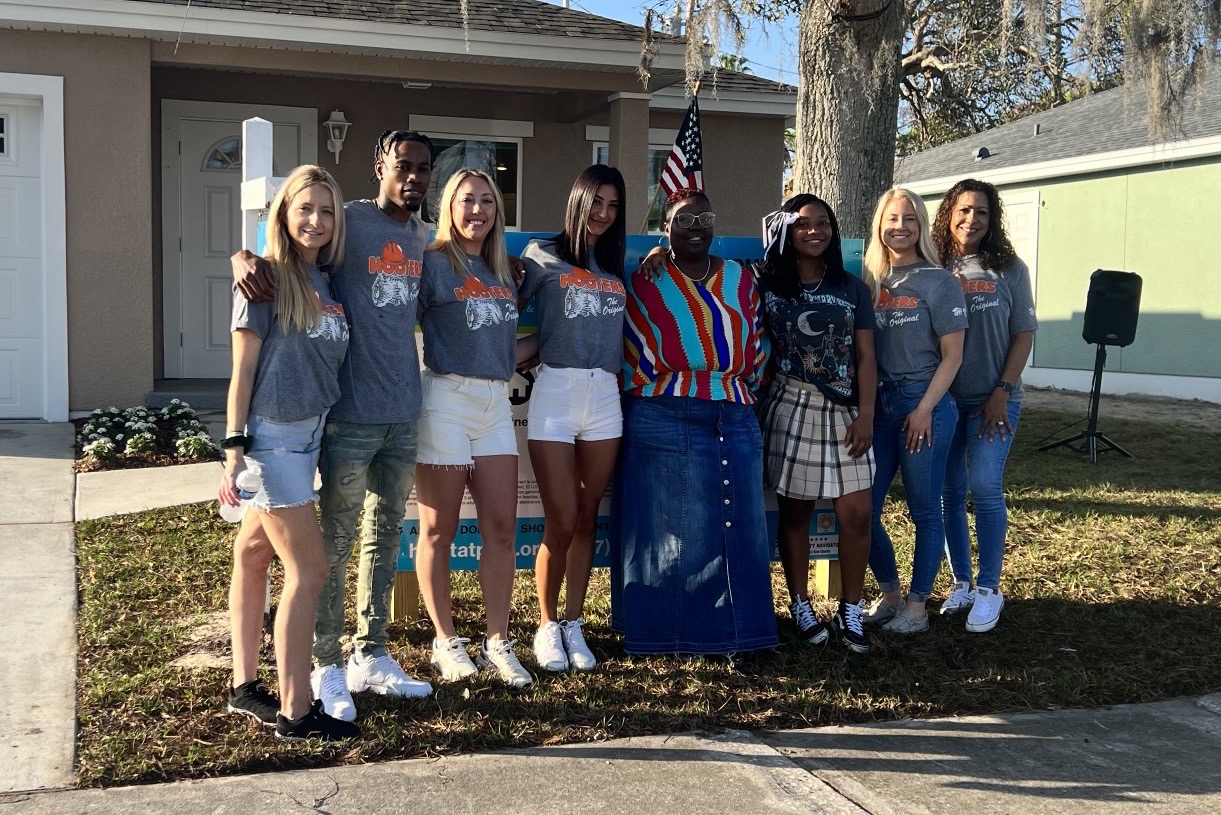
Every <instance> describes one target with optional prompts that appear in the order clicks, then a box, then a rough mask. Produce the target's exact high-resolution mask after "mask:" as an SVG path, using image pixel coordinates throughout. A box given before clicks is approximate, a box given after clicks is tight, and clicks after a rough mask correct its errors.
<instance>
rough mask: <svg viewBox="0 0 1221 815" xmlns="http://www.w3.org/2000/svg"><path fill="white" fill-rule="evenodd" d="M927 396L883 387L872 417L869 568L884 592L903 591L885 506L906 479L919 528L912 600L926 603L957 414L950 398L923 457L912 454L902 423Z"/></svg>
mask: <svg viewBox="0 0 1221 815" xmlns="http://www.w3.org/2000/svg"><path fill="white" fill-rule="evenodd" d="M927 390H928V382H918V381H913V380H903V381H901V382H879V383H878V398H877V404H876V407H875V408H874V417H873V455H874V459H875V460H876V462H877V475H876V476H875V477H874V479H873V523H872V534H871V538H872V540H871V542H870V546H869V567H870V568H871V569H872V570H873V575H874V577H876V578H877V581H878V586H879V587H880V588H881V589H882V591H898V590H899V585H900V584H899V567H898V565H897V564H896V563H895V547H894V544H892V543H891V541H890V535H888V534H887V533H886V527H884V526H882V506H883V505H884V504H885V503H886V494H887V492H889V491H890V484H891V482H892V481H894V479H895V473H896V472H899V471H902V473H903V491H904V492H905V493H906V495H907V509H908V511H909V512H910V513H911V519H912V523H913V524H914V525H915V527H916V551H915V555H914V556H913V558H912V581H911V588H910V591H909V593H908V598H909V599H911V600H913V601H916V602H923V601H925V600H927V599H928V596H929V594H930V593H931V592H932V591H933V581H934V580H936V578H937V570H938V569H939V568H940V567H941V555H942V551H943V547H944V544H945V530H944V527H943V525H942V520H941V491H942V487H943V485H944V482H945V462H946V457H947V456H948V455H949V452H950V441H951V438H952V437H953V434H954V426H955V424H956V423H957V422H958V408H957V407H956V406H955V404H954V399H953V397H951V396H950V395H949V394H948V393H947V394H946V395H945V396H943V397H941V401H939V402H938V403H937V404H936V406H935V407H934V408H933V422H932V438H931V439H929V440H927V441H928V443H927V444H925V445H924V446H923V447H922V448H921V449H920V451H919V452H917V453H909V452H908V451H907V433H906V431H904V429H903V422H904V420H905V419H906V418H907V414H909V413H911V412H912V411H913V410H915V408H916V406H917V405H918V404H920V400H921V399H922V398H924V393H925V391H927Z"/></svg>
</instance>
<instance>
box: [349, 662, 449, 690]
mask: <svg viewBox="0 0 1221 815" xmlns="http://www.w3.org/2000/svg"><path fill="white" fill-rule="evenodd" d="M347 674H348V690H349V691H351V692H352V693H360V692H361V691H364V690H371V691H373V692H374V693H380V694H381V695H382V696H403V697H406V698H408V699H423V698H424V697H425V696H428V695H429V694H431V693H432V685H431V684H429V683H428V682H422V681H421V680H419V679H412V678H411V677H410V676H409V675H408V674H407V672H406V671H404V670H403V668H402V666H401V665H399V664H398V662H396V661H395V659H394V657H392V656H390V655H389V654H382V655H381V656H380V657H374V658H373V659H368V660H366V661H363V662H362V661H361V660H358V659H357V658H356V654H352V656H351V657H349V658H348V669H347Z"/></svg>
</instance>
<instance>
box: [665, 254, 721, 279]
mask: <svg viewBox="0 0 1221 815" xmlns="http://www.w3.org/2000/svg"><path fill="white" fill-rule="evenodd" d="M670 262H671V263H672V264H674V268H675V269H678V271H679V272H680V273H681V274H682V276H683V277H685V278H687V279H688V280H690V281H691V282H692V283H703V282H704V281H706V280H707V279H708V276H709V275H711V274H712V255H709V256H708V258H707V264H708V265H707V266H705V267H704V273H703V274H702V275H700V276H699V277H692V276H691V275H689V274H687V273H686V272H684V271H683V267H681V266H679V265H678V258H676V257H675V256H674V250H673V249H671V250H670Z"/></svg>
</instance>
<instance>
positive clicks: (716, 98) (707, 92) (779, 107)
mask: <svg viewBox="0 0 1221 815" xmlns="http://www.w3.org/2000/svg"><path fill="white" fill-rule="evenodd" d="M689 104H691V101H690V99H688V98H687V96H686V91H685V88H684V86H683V84H682V82H679V83H677V84H675V85H669V86H667V87H664V88H660V89H658V90H655V91H653V98H652V99H651V100H650V101H649V108H650V109H652V110H686V109H687V106H688V105H689ZM796 107H797V95H796V94H795V93H791V92H788V91H718V90H716V89H715V88H713V87H711V83H705V84H704V86H703V87H702V89H701V92H700V110H701V111H702V112H704V113H736V114H747V115H752V116H775V117H777V118H781V119H786V120H788V119H791V118H792V117H793V115H794V112H795V110H796Z"/></svg>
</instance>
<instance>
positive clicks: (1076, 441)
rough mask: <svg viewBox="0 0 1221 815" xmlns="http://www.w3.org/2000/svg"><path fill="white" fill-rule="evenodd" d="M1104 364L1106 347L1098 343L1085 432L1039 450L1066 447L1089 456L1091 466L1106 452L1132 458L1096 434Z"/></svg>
mask: <svg viewBox="0 0 1221 815" xmlns="http://www.w3.org/2000/svg"><path fill="white" fill-rule="evenodd" d="M1106 364H1107V347H1106V346H1105V345H1103V344H1102V343H1099V344H1098V353H1097V354H1096V355H1095V356H1094V384H1093V386H1092V387H1091V388H1090V412H1089V422H1088V423H1087V424H1086V426H1085V430H1082V431H1081V432H1080V433H1078V434H1077V435H1075V436H1069V437H1068V438H1067V439H1060V440H1059V441H1052V442H1048V443H1047V444H1041V445H1039V449H1040V450H1051V449H1053V448H1056V447H1067V448H1068V449H1070V450H1076V451H1077V452H1078V453H1084V454H1087V455H1089V457H1090V463H1091V464H1097V463H1098V454H1099V453H1105V452H1106V451H1108V450H1115V451H1116V452H1118V453H1120V454H1121V455H1125V456H1127V457H1128V458H1133V455H1132V454H1131V453H1129V452H1128V451H1127V450H1125V449H1123V448H1122V447H1120V446H1119V445H1118V444H1116V443H1115V442H1113V441H1111V440H1110V439H1108V438H1107V437H1106V436H1105V435H1103V434H1102V433H1099V432H1098V403H1099V402H1100V401H1101V400H1102V369H1103V367H1105V366H1106ZM1100 445H1101V447H1100Z"/></svg>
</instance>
